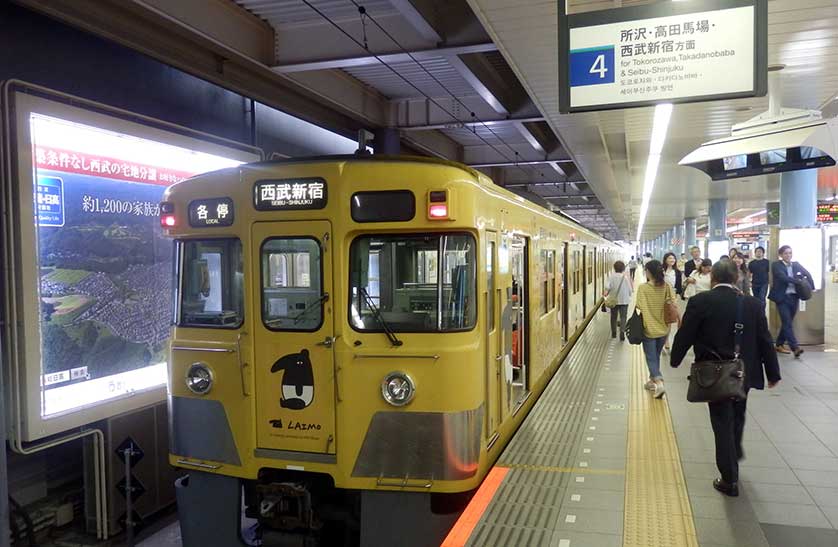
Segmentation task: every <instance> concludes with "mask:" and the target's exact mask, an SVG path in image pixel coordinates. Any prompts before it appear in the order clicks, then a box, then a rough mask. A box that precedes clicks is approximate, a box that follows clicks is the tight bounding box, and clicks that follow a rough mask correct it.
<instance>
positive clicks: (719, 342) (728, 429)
mask: <svg viewBox="0 0 838 547" xmlns="http://www.w3.org/2000/svg"><path fill="white" fill-rule="evenodd" d="M711 276H712V284H713V289H712V290H709V291H705V292H703V293H701V294H698V295H696V296H694V297H692V298H690V300H689V303H688V304H687V311H686V312H685V313H684V321H683V323H682V324H681V328H680V329H679V330H678V334H676V335H675V343H674V345H673V346H672V358H671V362H670V364H671V365H672V366H673V367H677V366H678V365H680V364H681V361H682V360H683V359H684V357H685V356H686V354H687V351H688V350H689V349H690V347H692V348H693V352H694V354H695V361H696V362H695V363H693V365H692V367H691V368H690V376H689V381H690V384H689V389H688V392H687V399H688V400H690V401H692V402H707V403H709V404H708V407H709V409H710V423H711V425H712V427H713V435H714V437H715V442H716V466H717V467H718V469H719V473H720V474H721V478H720V479H715V480H714V481H713V487H714V488H715V489H716V490H718V491H719V492H721V493H723V494H725V495H728V496H738V495H739V486H738V481H739V460H741V459H743V458H744V453H743V452H742V433H743V431H744V428H745V410H746V403H747V398H748V390H750V389H763V387H764V386H765V379H766V377H767V378H768V387H769V388H772V387H774V386H775V385H777V382H779V381H780V366H779V364H778V363H777V354H776V352H775V351H774V349H773V347H772V345H773V344H772V342H773V340H772V339H771V334H770V333H769V332H768V322H767V321H766V318H765V307H764V306H763V305H762V303H761V302H760V301H759V300H757V299H756V298H754V297H752V296H744V295H741V294H740V293H739V291H738V290H737V288H736V286H735V285H734V283H735V282H736V279H737V277H738V272H737V268H736V266H735V265H734V264H733V261H731V260H725V261H721V262H717V263H716V264H714V265H713V270H712V273H711ZM725 371H727V373H725ZM733 372H736V373H735V374H734V373H733Z"/></svg>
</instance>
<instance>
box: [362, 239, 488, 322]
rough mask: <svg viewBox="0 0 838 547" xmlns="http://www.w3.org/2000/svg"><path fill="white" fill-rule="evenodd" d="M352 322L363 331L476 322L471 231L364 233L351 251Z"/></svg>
mask: <svg viewBox="0 0 838 547" xmlns="http://www.w3.org/2000/svg"><path fill="white" fill-rule="evenodd" d="M350 262H351V272H350V303H349V314H350V317H349V321H350V324H351V325H352V327H353V328H355V329H356V330H360V331H371V332H380V331H383V330H384V328H383V327H382V325H381V322H382V320H383V321H384V322H385V323H386V325H387V327H388V328H389V329H391V330H392V331H394V332H436V331H455V330H465V329H470V328H473V327H474V324H475V320H476V317H477V309H476V300H475V295H476V290H477V289H476V279H477V275H476V272H477V264H476V262H477V257H476V244H475V241H474V238H473V237H472V236H471V235H468V234H443V235H438V234H423V235H384V236H381V235H375V236H372V235H370V236H361V237H358V238H357V239H355V241H353V242H352V247H351V250H350Z"/></svg>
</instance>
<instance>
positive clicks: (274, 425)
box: [248, 221, 335, 458]
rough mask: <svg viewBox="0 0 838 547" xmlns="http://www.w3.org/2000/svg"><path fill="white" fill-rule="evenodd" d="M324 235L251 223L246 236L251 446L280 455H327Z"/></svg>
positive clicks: (329, 378) (315, 228)
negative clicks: (253, 442) (253, 416)
mask: <svg viewBox="0 0 838 547" xmlns="http://www.w3.org/2000/svg"><path fill="white" fill-rule="evenodd" d="M330 233H331V225H330V223H329V222H327V221H305V222H257V223H256V224H254V225H253V231H252V234H251V235H252V241H253V249H252V250H251V256H252V261H251V264H253V275H252V278H253V280H254V282H253V284H252V287H249V288H248V290H250V291H252V296H253V297H252V301H253V305H252V306H251V307H250V309H251V310H253V314H254V317H253V322H252V324H253V325H254V327H253V330H254V332H253V348H254V349H253V355H254V363H253V366H254V377H255V386H254V392H255V397H256V405H255V406H256V424H255V425H256V438H257V447H258V448H259V449H262V450H266V449H267V450H269V451H270V450H282V451H284V452H283V454H282V457H286V458H287V457H289V456H288V454H287V453H288V452H315V453H326V454H334V453H335V363H334V353H333V351H332V346H333V345H334V318H333V309H334V302H333V299H332V296H331V295H332V290H333V289H332V244H331V238H330ZM268 454H270V453H268Z"/></svg>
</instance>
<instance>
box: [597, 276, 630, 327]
mask: <svg viewBox="0 0 838 547" xmlns="http://www.w3.org/2000/svg"><path fill="white" fill-rule="evenodd" d="M631 293H632V290H631V281H630V280H628V279H626V265H625V264H624V263H623V261H622V260H618V261H616V262H615V263H614V273H612V274H611V275H610V276H609V277H608V282H607V283H606V285H605V291H604V293H603V296H604V297H605V304H604V306H605V307H606V308H610V309H611V338H616V337H617V315H619V316H620V342H622V341H623V340H625V339H626V314H627V313H628V306H629V304H630V303H631Z"/></svg>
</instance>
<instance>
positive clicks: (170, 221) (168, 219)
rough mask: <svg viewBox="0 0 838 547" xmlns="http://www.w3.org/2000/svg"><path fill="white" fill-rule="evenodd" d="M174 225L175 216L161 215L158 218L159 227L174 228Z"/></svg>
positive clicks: (175, 222)
mask: <svg viewBox="0 0 838 547" xmlns="http://www.w3.org/2000/svg"><path fill="white" fill-rule="evenodd" d="M176 224H177V221H176V220H175V215H163V216H161V217H160V225H161V226H162V227H164V228H174V227H175V225H176Z"/></svg>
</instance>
